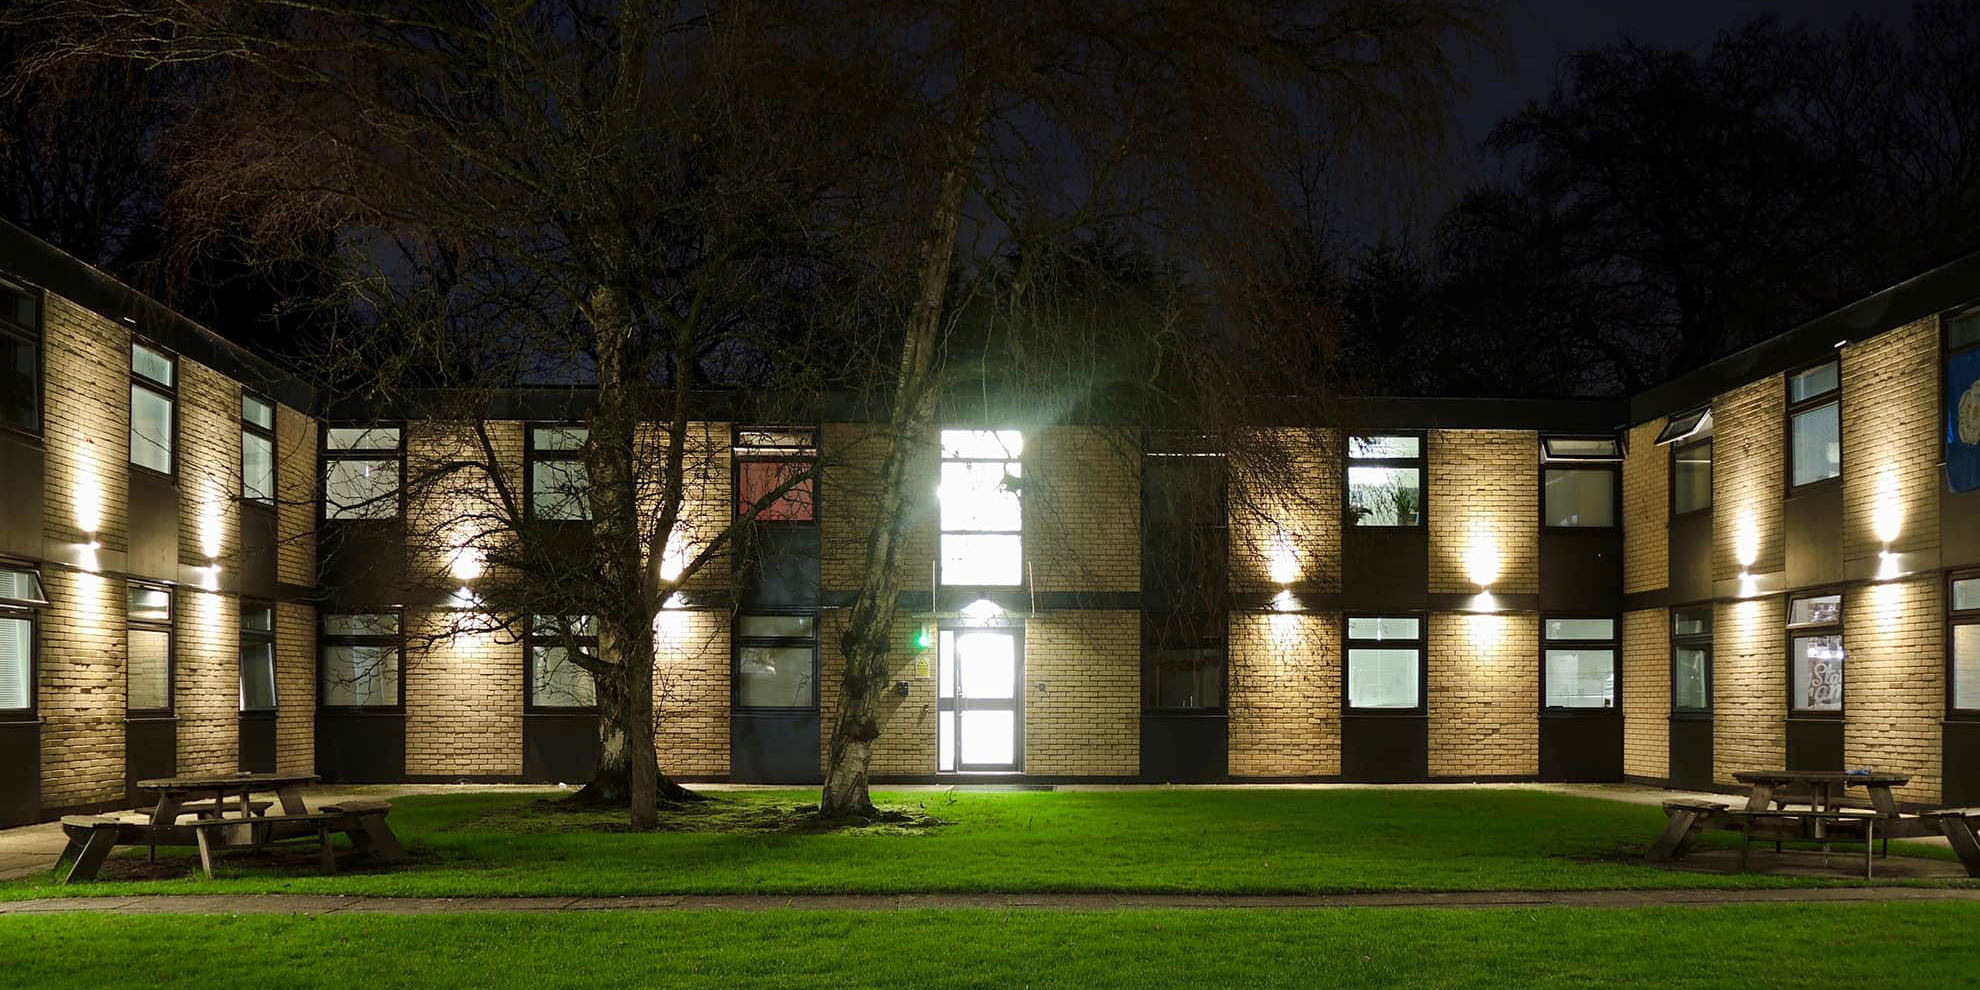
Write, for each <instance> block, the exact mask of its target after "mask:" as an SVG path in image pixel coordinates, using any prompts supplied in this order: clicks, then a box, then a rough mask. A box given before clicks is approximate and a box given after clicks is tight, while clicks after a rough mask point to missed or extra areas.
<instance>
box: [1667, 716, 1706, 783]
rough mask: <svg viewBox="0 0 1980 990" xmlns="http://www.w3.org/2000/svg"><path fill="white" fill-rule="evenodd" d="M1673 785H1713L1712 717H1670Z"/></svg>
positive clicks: (1671, 780) (1671, 781) (1671, 779)
mask: <svg viewBox="0 0 1980 990" xmlns="http://www.w3.org/2000/svg"><path fill="white" fill-rule="evenodd" d="M1670 783H1671V786H1672V787H1689V788H1693V789H1699V788H1706V787H1710V786H1712V720H1711V719H1710V718H1673V719H1671V778H1670Z"/></svg>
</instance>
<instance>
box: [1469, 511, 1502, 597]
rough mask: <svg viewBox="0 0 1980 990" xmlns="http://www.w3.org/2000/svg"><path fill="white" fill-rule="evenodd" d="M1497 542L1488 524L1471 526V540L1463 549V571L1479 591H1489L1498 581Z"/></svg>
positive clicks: (1475, 523)
mask: <svg viewBox="0 0 1980 990" xmlns="http://www.w3.org/2000/svg"><path fill="white" fill-rule="evenodd" d="M1500 563H1501V562H1500V560H1499V541H1498V540H1496V539H1493V537H1492V527H1491V525H1490V524H1488V523H1483V522H1474V523H1472V524H1471V539H1470V541H1469V542H1468V543H1467V544H1466V546H1465V549H1464V570H1465V573H1466V574H1467V575H1468V576H1469V577H1470V578H1471V581H1472V583H1473V584H1476V585H1478V588H1479V590H1481V591H1489V590H1491V587H1492V585H1493V584H1496V583H1497V582H1498V580H1499V568H1500Z"/></svg>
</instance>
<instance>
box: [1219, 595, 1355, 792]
mask: <svg viewBox="0 0 1980 990" xmlns="http://www.w3.org/2000/svg"><path fill="white" fill-rule="evenodd" d="M1341 645H1342V644H1341V620H1340V617H1339V616H1338V615H1332V614H1302V613H1269V614H1268V613H1256V612H1233V613H1232V614H1231V617H1230V646H1229V650H1230V661H1229V664H1230V674H1229V678H1230V712H1231V715H1230V772H1231V776H1234V777H1306V776H1332V775H1334V774H1338V773H1340V772H1341V658H1342V652H1341Z"/></svg>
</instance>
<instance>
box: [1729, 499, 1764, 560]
mask: <svg viewBox="0 0 1980 990" xmlns="http://www.w3.org/2000/svg"><path fill="white" fill-rule="evenodd" d="M1733 556H1734V557H1735V558H1737V559H1738V560H1739V568H1740V570H1742V571H1744V570H1749V569H1751V568H1752V567H1753V562H1754V561H1756V560H1759V559H1760V524H1759V523H1758V522H1756V521H1754V518H1753V510H1752V509H1748V510H1746V511H1745V512H1742V513H1740V514H1739V523H1738V525H1736V526H1735V527H1734V528H1733Z"/></svg>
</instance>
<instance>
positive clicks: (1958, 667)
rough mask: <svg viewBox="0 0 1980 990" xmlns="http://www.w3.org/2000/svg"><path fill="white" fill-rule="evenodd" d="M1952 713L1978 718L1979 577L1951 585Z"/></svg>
mask: <svg viewBox="0 0 1980 990" xmlns="http://www.w3.org/2000/svg"><path fill="white" fill-rule="evenodd" d="M1951 601H1952V608H1951V609H1950V612H1951V614H1952V630H1951V632H1952V637H1951V638H1952V649H1950V650H1948V651H1947V652H1948V653H1949V654H1950V656H1951V660H1952V677H1951V680H1952V709H1953V710H1954V711H1957V712H1965V713H1967V714H1969V715H1971V714H1980V575H1976V576H1969V577H1956V578H1954V579H1953V582H1952V599H1951Z"/></svg>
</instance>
